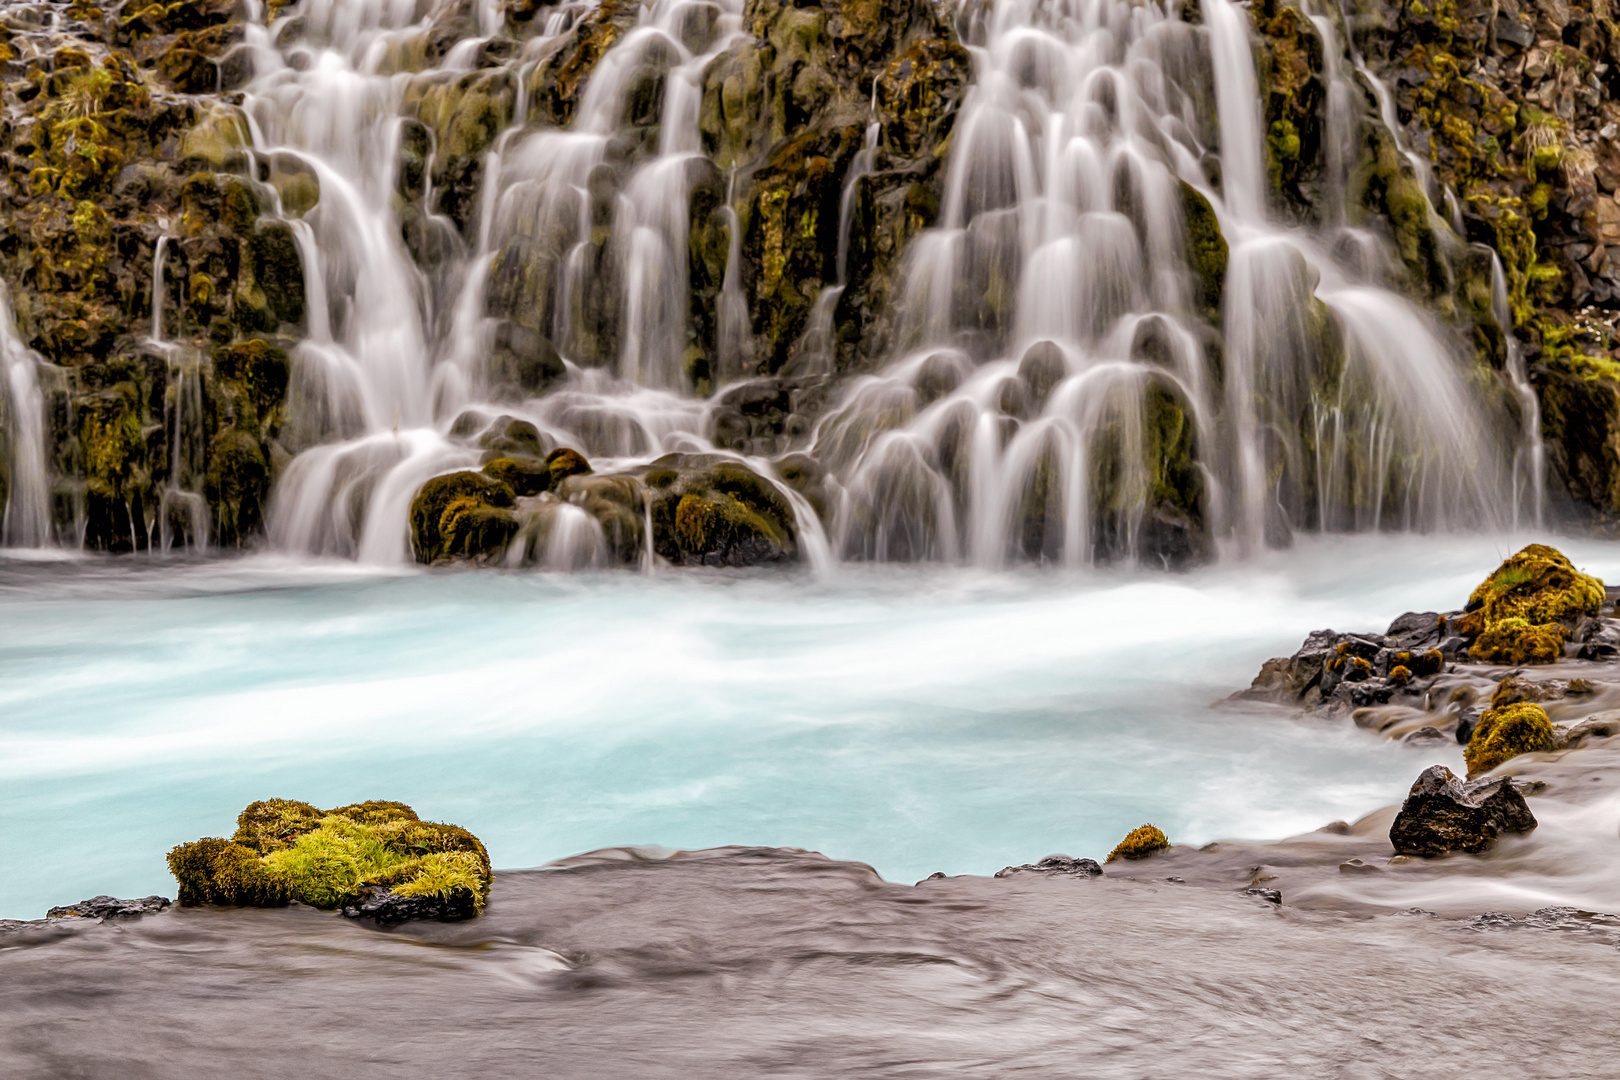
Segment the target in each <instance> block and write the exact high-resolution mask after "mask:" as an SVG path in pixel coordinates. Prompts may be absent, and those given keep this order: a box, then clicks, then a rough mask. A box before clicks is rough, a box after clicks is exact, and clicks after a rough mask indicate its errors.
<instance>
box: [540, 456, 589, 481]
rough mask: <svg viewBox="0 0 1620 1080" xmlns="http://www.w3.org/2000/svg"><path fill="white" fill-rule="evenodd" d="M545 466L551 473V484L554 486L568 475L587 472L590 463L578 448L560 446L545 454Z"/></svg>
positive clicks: (580, 474) (581, 474) (582, 474)
mask: <svg viewBox="0 0 1620 1080" xmlns="http://www.w3.org/2000/svg"><path fill="white" fill-rule="evenodd" d="M546 468H547V469H548V470H549V471H550V473H551V486H552V487H556V486H557V485H558V484H560V483H562V482H563V481H564V480H566V479H567V478H568V477H570V476H584V475H586V474H588V473H589V472H590V471H591V463H590V462H589V461H587V460H586V459H585V455H584V454H582V453H580V452H579V451H578V450H571V449H569V448H568V447H566V446H560V447H558V448H557V449H555V450H553V451H552V452H551V453H549V454H547V455H546Z"/></svg>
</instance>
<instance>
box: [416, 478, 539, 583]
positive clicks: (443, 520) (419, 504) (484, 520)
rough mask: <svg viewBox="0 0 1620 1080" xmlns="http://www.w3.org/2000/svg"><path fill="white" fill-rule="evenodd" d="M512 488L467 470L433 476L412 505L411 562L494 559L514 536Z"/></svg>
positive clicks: (423, 486) (515, 525)
mask: <svg viewBox="0 0 1620 1080" xmlns="http://www.w3.org/2000/svg"><path fill="white" fill-rule="evenodd" d="M516 498H517V496H516V493H515V492H514V491H513V490H512V488H511V487H510V486H509V485H508V484H506V483H504V482H502V481H501V480H498V479H496V478H495V477H492V476H486V475H484V474H483V473H476V472H471V471H463V472H455V473H450V474H449V475H447V476H436V477H434V478H433V479H432V480H429V481H428V482H427V483H426V484H423V485H422V489H421V490H420V491H418V492H417V493H416V497H415V498H413V499H412V500H411V548H412V550H413V551H414V552H415V554H416V561H417V562H421V563H433V562H437V561H439V560H441V559H450V558H458V557H459V558H476V557H479V556H485V557H488V556H495V555H499V554H500V553H501V552H503V551H504V550H505V548H506V545H507V543H509V542H510V541H511V539H512V536H513V535H514V534H515V533H516V532H517V518H516V516H515V515H514V514H513V513H512V511H511V507H512V505H513V503H514V502H515V501H516Z"/></svg>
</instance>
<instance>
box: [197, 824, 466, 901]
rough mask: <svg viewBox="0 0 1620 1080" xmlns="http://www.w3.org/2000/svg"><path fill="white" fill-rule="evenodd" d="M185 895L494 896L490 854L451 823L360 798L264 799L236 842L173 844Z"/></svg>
mask: <svg viewBox="0 0 1620 1080" xmlns="http://www.w3.org/2000/svg"><path fill="white" fill-rule="evenodd" d="M169 869H170V871H171V872H172V873H173V874H174V876H175V880H176V881H178V882H179V883H180V903H181V904H185V905H191V904H230V905H237V906H243V907H278V906H281V905H285V904H287V903H288V902H290V901H294V900H296V901H298V902H299V903H304V904H309V905H310V906H312V907H317V908H323V909H327V910H331V909H333V908H338V907H342V906H344V905H345V904H347V903H349V902H351V901H352V900H354V899H355V898H356V897H357V896H359V894H360V890H361V889H362V888H367V887H376V888H384V889H388V890H389V891H391V892H394V893H397V894H398V895H401V896H437V897H440V898H442V899H446V900H448V899H450V898H451V897H452V896H456V895H460V896H462V897H463V898H470V899H471V902H472V907H473V910H475V911H482V910H483V908H484V905H485V904H486V903H487V902H488V900H489V884H490V877H491V874H490V865H489V853H488V852H486V851H485V850H484V845H483V844H482V843H480V842H479V840H478V838H477V837H475V836H473V835H472V834H471V833H469V832H468V831H467V830H465V829H463V828H460V827H458V826H455V825H446V824H442V823H439V822H432V821H422V820H420V819H419V818H417V816H416V814H415V812H414V811H412V810H411V808H410V807H409V806H406V805H405V804H404V803H398V802H364V803H356V804H354V805H351V806H344V807H339V808H338V809H336V810H318V809H316V808H315V807H314V806H311V805H310V804H309V803H305V802H298V801H296V800H292V799H267V800H265V801H263V802H256V803H253V804H252V805H250V806H249V807H248V808H247V809H245V810H243V811H242V813H241V815H240V816H239V817H238V818H237V828H236V835H235V836H234V837H232V838H231V839H230V840H222V839H219V838H213V837H211V838H208V839H203V840H198V841H195V842H193V843H190V844H181V845H180V846H178V847H176V848H175V849H174V850H173V851H171V852H169Z"/></svg>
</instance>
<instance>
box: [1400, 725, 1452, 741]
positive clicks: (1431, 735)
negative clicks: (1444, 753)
mask: <svg viewBox="0 0 1620 1080" xmlns="http://www.w3.org/2000/svg"><path fill="white" fill-rule="evenodd" d="M1453 741H1454V740H1453V739H1452V737H1451V736H1450V735H1447V734H1446V733H1445V732H1443V731H1441V730H1440V729H1439V728H1437V727H1434V726H1433V725H1431V724H1425V725H1423V726H1422V727H1420V728H1418V729H1417V730H1416V731H1414V732H1412V733H1411V734H1410V735H1408V736H1406V738H1404V739H1402V740H1401V742H1403V743H1405V744H1406V745H1407V746H1444V745H1446V744H1448V743H1450V742H1453Z"/></svg>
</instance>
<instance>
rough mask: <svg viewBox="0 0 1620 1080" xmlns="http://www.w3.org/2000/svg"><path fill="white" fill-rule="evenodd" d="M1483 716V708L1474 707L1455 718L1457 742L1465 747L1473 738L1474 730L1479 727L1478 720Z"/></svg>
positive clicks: (1481, 706) (1480, 706)
mask: <svg viewBox="0 0 1620 1080" xmlns="http://www.w3.org/2000/svg"><path fill="white" fill-rule="evenodd" d="M1484 715H1485V706H1483V705H1475V706H1473V707H1472V708H1470V709H1468V710H1466V711H1465V712H1464V713H1463V714H1462V716H1460V717H1458V718H1457V742H1458V743H1460V744H1461V745H1463V746H1467V745H1468V742H1469V740H1470V739H1472V738H1473V737H1474V729H1475V728H1476V727H1478V726H1479V718H1480V717H1481V716H1484Z"/></svg>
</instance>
